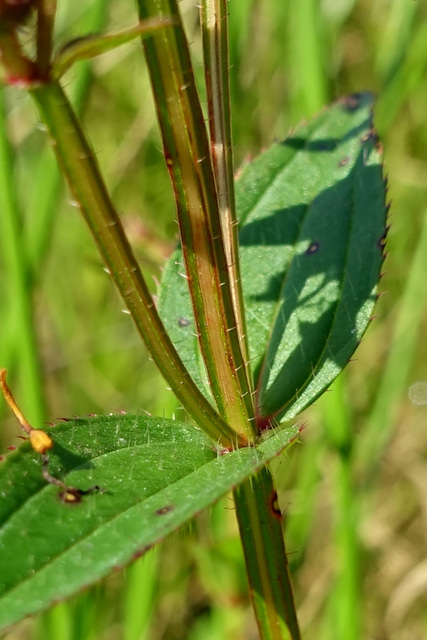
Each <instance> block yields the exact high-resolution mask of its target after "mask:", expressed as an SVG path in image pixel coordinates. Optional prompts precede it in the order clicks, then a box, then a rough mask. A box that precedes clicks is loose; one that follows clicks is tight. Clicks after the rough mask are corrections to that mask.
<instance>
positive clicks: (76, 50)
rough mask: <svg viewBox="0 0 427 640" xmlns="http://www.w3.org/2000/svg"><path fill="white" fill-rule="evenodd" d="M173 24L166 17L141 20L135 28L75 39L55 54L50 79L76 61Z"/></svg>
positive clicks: (59, 74)
mask: <svg viewBox="0 0 427 640" xmlns="http://www.w3.org/2000/svg"><path fill="white" fill-rule="evenodd" d="M172 24H173V22H172V20H171V19H170V18H168V17H163V18H150V19H147V20H141V22H140V23H139V24H137V25H136V26H135V27H129V28H128V29H123V30H122V31H116V32H115V33H109V34H106V35H99V34H91V35H88V36H85V37H83V38H76V39H75V40H72V41H71V42H67V44H65V45H64V46H63V47H62V48H61V49H60V50H59V51H58V53H57V54H56V56H55V59H54V61H53V66H52V77H53V78H56V79H58V78H60V77H61V76H62V75H64V73H65V72H66V71H68V69H69V68H70V67H71V66H72V65H73V64H74V63H75V62H77V61H78V60H89V59H90V58H95V57H96V56H99V55H101V54H103V53H107V51H111V50H112V49H116V48H117V47H120V46H121V45H122V44H127V43H128V42H131V41H132V40H135V38H137V37H138V36H139V37H148V36H150V35H153V33H155V32H156V31H159V30H162V29H164V28H165V27H169V26H171V25H172Z"/></svg>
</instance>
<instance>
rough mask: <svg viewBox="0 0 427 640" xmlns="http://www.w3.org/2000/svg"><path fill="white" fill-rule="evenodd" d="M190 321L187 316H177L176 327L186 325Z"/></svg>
mask: <svg viewBox="0 0 427 640" xmlns="http://www.w3.org/2000/svg"><path fill="white" fill-rule="evenodd" d="M189 324H190V321H189V319H188V318H178V327H188V326H189Z"/></svg>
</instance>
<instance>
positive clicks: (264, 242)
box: [159, 94, 386, 428]
mask: <svg viewBox="0 0 427 640" xmlns="http://www.w3.org/2000/svg"><path fill="white" fill-rule="evenodd" d="M372 104H373V99H372V96H371V95H370V94H357V95H352V96H348V97H346V98H343V99H342V100H340V101H339V102H337V103H336V104H334V105H333V106H332V107H330V108H329V109H327V110H325V111H324V112H322V113H321V114H320V115H319V116H318V117H317V118H315V119H314V120H312V121H311V122H310V123H308V124H306V125H304V126H301V127H300V128H298V129H296V130H295V131H294V132H293V133H292V135H291V136H290V137H289V138H288V139H287V140H285V141H284V142H282V143H276V144H274V145H273V146H272V147H271V148H270V149H268V150H267V151H266V152H265V153H263V154H262V155H261V156H259V157H258V158H257V159H255V160H254V161H252V162H250V163H248V164H247V165H246V166H244V167H243V169H242V171H241V173H240V176H239V178H238V180H237V185H236V198H237V210H238V215H239V220H240V225H241V228H240V264H241V273H242V279H243V293H244V300H245V306H246V319H247V328H248V339H249V351H250V358H251V362H252V368H253V373H254V377H255V381H256V386H257V398H258V423H259V427H260V428H263V427H264V426H266V425H267V424H268V420H269V419H270V418H272V417H274V418H275V419H276V420H278V419H284V420H289V419H291V418H293V417H294V416H295V415H297V414H298V413H299V412H301V411H302V410H303V409H304V408H306V407H307V406H308V405H310V404H311V403H312V402H313V401H314V400H315V399H316V398H317V397H318V396H319V395H320V394H321V393H322V392H323V391H324V390H325V389H326V388H327V387H328V386H329V385H330V384H331V382H332V381H333V380H334V378H335V377H336V376H337V375H338V373H339V372H340V371H341V370H342V369H343V368H344V366H345V365H346V364H347V362H348V360H349V359H350V358H351V356H352V354H353V352H354V351H355V349H356V347H357V345H358V344H359V342H360V339H361V337H362V335H363V333H364V331H365V329H366V327H367V325H368V323H369V320H370V318H371V315H372V310H373V306H374V303H375V300H376V286H377V283H378V279H379V276H380V270H381V264H382V261H383V245H384V237H385V231H386V228H385V219H386V206H385V183H384V180H383V177H382V164H381V150H380V147H379V144H378V140H377V137H376V134H375V132H374V130H373V124H372ZM182 272H183V266H182V258H181V254H180V252H179V251H178V252H176V253H175V255H174V256H173V257H172V259H171V260H170V262H169V264H168V265H167V268H166V270H165V274H164V278H163V282H162V287H161V291H160V307H159V308H160V313H161V315H162V317H163V320H164V322H165V324H166V327H167V329H168V331H169V332H170V336H171V338H172V340H173V342H174V344H175V346H176V348H177V349H178V351H179V353H180V355H181V357H182V359H183V360H184V362H185V364H186V366H187V368H188V369H189V370H190V371H191V374H192V375H193V376H194V378H195V379H196V381H197V382H198V384H203V388H204V390H205V395H206V396H207V397H210V392H209V389H208V387H207V383H206V375H205V373H204V370H203V363H202V360H201V358H200V356H199V354H198V347H197V340H196V338H195V336H194V333H195V327H194V320H193V316H192V311H191V303H190V300H189V297H188V292H187V290H186V283H185V280H184V279H183V278H182V277H180V274H181V273H182Z"/></svg>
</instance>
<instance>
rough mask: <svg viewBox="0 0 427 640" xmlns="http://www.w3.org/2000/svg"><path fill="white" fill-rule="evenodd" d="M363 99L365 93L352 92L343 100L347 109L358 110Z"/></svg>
mask: <svg viewBox="0 0 427 640" xmlns="http://www.w3.org/2000/svg"><path fill="white" fill-rule="evenodd" d="M362 100H363V93H351V94H350V95H348V96H344V98H342V100H341V102H342V104H343V105H344V107H345V108H346V109H347V111H356V110H357V109H358V108H359V107H360V105H361V103H362Z"/></svg>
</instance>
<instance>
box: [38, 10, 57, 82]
mask: <svg viewBox="0 0 427 640" xmlns="http://www.w3.org/2000/svg"><path fill="white" fill-rule="evenodd" d="M55 14H56V0H38V9H37V70H38V73H39V75H40V77H41V78H43V79H47V78H48V76H49V69H50V59H51V54H52V36H53V27H54V23H55Z"/></svg>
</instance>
